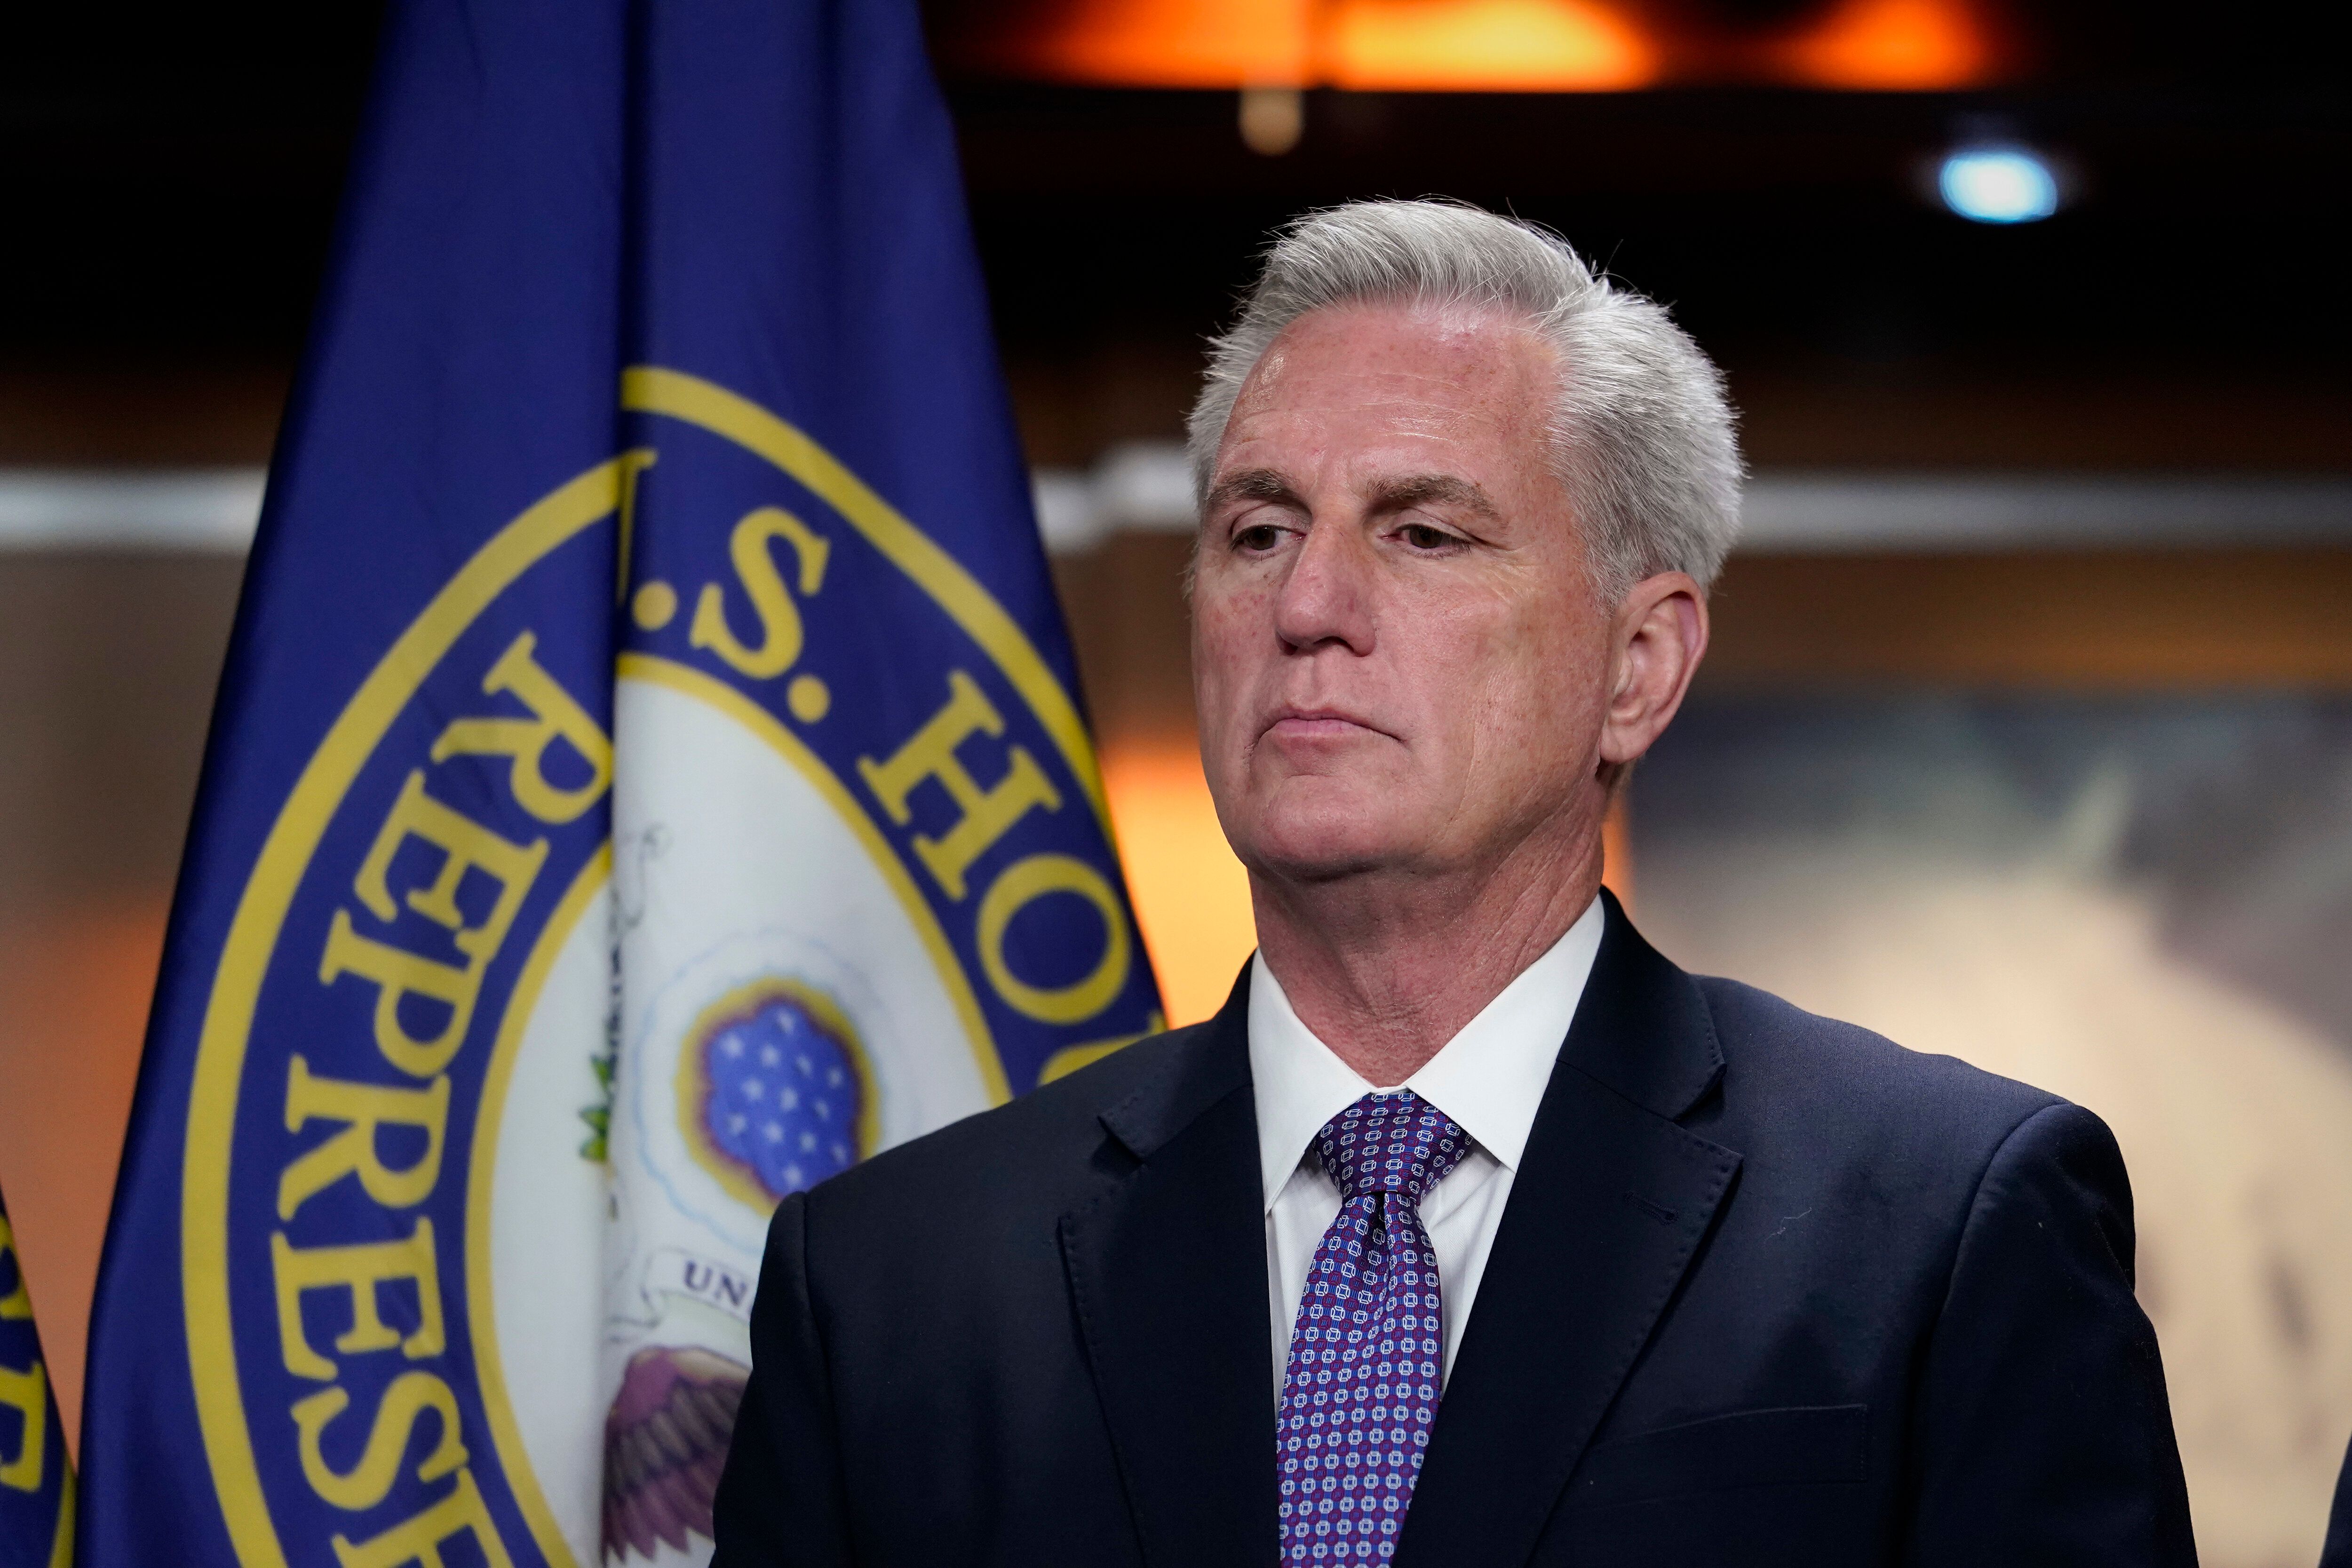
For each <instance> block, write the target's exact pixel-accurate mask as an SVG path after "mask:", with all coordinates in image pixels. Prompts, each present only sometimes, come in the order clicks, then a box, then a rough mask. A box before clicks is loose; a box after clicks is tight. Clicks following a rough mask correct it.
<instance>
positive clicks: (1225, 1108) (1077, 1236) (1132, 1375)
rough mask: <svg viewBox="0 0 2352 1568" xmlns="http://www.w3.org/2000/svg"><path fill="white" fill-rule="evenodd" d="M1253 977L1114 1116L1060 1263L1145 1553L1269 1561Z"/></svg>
mask: <svg viewBox="0 0 2352 1568" xmlns="http://www.w3.org/2000/svg"><path fill="white" fill-rule="evenodd" d="M1247 991H1248V984H1247V976H1246V973H1244V980H1243V983H1242V984H1241V985H1239V986H1237V987H1236V988H1235V990H1234V995H1233V997H1232V999H1230V1000H1229V1001H1228V1002H1227V1003H1226V1004H1225V1006H1224V1008H1223V1011H1221V1012H1220V1013H1219V1014H1218V1016H1217V1017H1216V1018H1215V1019H1214V1020H1213V1022H1212V1023H1211V1024H1210V1025H1209V1026H1207V1027H1206V1028H1204V1029H1203V1030H1202V1031H1201V1032H1200V1033H1199V1035H1198V1036H1197V1037H1196V1038H1195V1040H1194V1041H1193V1042H1192V1045H1191V1047H1190V1048H1188V1049H1186V1050H1184V1051H1182V1052H1181V1053H1179V1054H1178V1055H1177V1056H1176V1057H1175V1058H1173V1060H1172V1062H1171V1070H1170V1071H1169V1073H1168V1074H1167V1076H1166V1077H1165V1078H1164V1079H1161V1080H1160V1081H1159V1082H1156V1083H1154V1084H1152V1085H1150V1086H1149V1087H1147V1088H1146V1089H1142V1090H1140V1091H1139V1092H1138V1093H1137V1094H1136V1095H1135V1096H1134V1097H1133V1098H1132V1099H1130V1100H1127V1101H1126V1102H1124V1103H1123V1104H1121V1105H1119V1106H1118V1107H1116V1108H1114V1109H1113V1110H1109V1111H1108V1112H1106V1113H1104V1116H1103V1118H1102V1121H1103V1125H1104V1128H1105V1131H1107V1132H1108V1134H1109V1139H1108V1142H1107V1146H1106V1149H1105V1152H1104V1154H1103V1156H1102V1158H1104V1159H1105V1160H1107V1161H1110V1162H1114V1163H1115V1165H1114V1168H1117V1166H1118V1165H1124V1166H1126V1167H1127V1169H1126V1171H1125V1173H1124V1175H1123V1176H1122V1177H1121V1178H1120V1179H1119V1180H1118V1183H1117V1184H1116V1185H1115V1186H1113V1187H1112V1188H1111V1190H1110V1191H1109V1192H1108V1193H1107V1194H1105V1195H1104V1196H1103V1197H1101V1198H1100V1199H1098V1200H1097V1201H1096V1202H1094V1203H1092V1204H1090V1205H1087V1206H1086V1207H1084V1208H1081V1209H1078V1210H1076V1211H1074V1212H1072V1213H1070V1214H1068V1215H1065V1216H1064V1217H1063V1220H1062V1226H1061V1238H1062V1258H1063V1262H1064V1265H1065V1267H1066V1268H1067V1270H1068V1273H1069V1280H1070V1297H1071V1303H1072V1306H1073V1309H1074V1310H1075V1311H1076V1315H1077V1323H1078V1329H1079V1332H1080V1334H1081V1336H1082V1337H1083V1339H1084V1341H1085V1343H1086V1347H1087V1358H1088V1362H1089V1364H1090V1366H1091V1369H1092V1371H1093V1373H1094V1377H1095V1387H1096V1390H1097V1394H1098V1395H1099V1396H1100V1398H1101V1401H1102V1408H1103V1415H1104V1418H1105V1420H1106V1421H1107V1422H1108V1425H1109V1427H1110V1434H1111V1441H1112V1446H1113V1447H1114V1448H1115V1449H1116V1451H1117V1453H1118V1463H1119V1472H1120V1475H1121V1477H1122V1479H1124V1481H1125V1483H1126V1487H1127V1496H1128V1502H1129V1507H1130V1508H1131V1510H1133V1513H1134V1516H1135V1523H1136V1531H1137V1535H1138V1537H1139V1541H1140V1542H1141V1544H1142V1548H1143V1556H1144V1560H1145V1561H1146V1562H1147V1563H1151V1564H1154V1565H1155V1568H1192V1565H1195V1564H1199V1563H1234V1564H1249V1563H1273V1562H1274V1560H1275V1557H1276V1545H1277V1542H1276V1489H1275V1487H1276V1480H1275V1455H1274V1419H1275V1411H1274V1392H1273V1377H1274V1371H1273V1368H1274V1359H1273V1358H1274V1343H1273V1337H1272V1332H1271V1330H1270V1327H1269V1324H1268V1321H1267V1316H1266V1275H1265V1201H1264V1198H1263V1196H1262V1195H1261V1194H1260V1192H1259V1181H1258V1148H1257V1110H1256V1105H1255V1100H1254V1097H1253V1094H1252V1089H1251V1083H1250V1073H1249V1050H1248V1037H1247V1016H1248V1015H1247Z"/></svg>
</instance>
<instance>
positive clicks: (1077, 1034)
mask: <svg viewBox="0 0 2352 1568" xmlns="http://www.w3.org/2000/svg"><path fill="white" fill-rule="evenodd" d="M1156 1006H1157V997H1156V993H1155V990H1154V987H1153V984H1152V982H1151V977H1150V973H1149V970H1148V967H1147V964H1146V963H1145V960H1144V956H1143V953H1142V951H1141V948H1140V946H1139V942H1138V939H1137V936H1136V932H1135V929H1134V924H1133V921H1132V917H1131V914H1130V911H1129V908H1128V905H1127V901H1126V898H1125V895H1124V892H1123V891H1122V889H1121V887H1120V884H1119V880H1118V868H1117V865H1116V862H1115V861H1114V859H1113V858H1112V857H1111V855H1110V853H1109V850H1108V833H1107V829H1106V826H1105V818H1104V814H1103V805H1102V797H1101V789H1100V785H1099V783H1098V781H1097V776H1096V773H1095V769H1094V765H1093V763H1092V761H1091V758H1090V756H1089V753H1088V749H1087V736H1086V733H1085V731H1084V728H1083V725H1082V721H1081V718H1080V714H1079V710H1078V708H1077V706H1076V701H1075V700H1074V695H1073V682H1072V673H1071V668H1070V663H1069V658H1068V653H1067V650H1066V647H1065V644H1064V640H1063V637H1062V634H1061V630H1060V626H1059V621H1058V617H1057V614H1056V611H1055V606H1054V603H1053V600H1052V597H1051V592H1050V586H1049V584H1048V580H1047V577H1046V573H1045V563H1044V561H1043V558H1042V555H1041V553H1040V552H1039V549H1038V546H1037V543H1036V540H1035V534H1034V529H1033V527H1032V524H1031V521H1030V514H1029V508H1028V500H1027V496H1026V491H1025V483H1024V474H1023V471H1022V468H1021V465H1020V462H1019V460H1018V457H1017V454H1016V452H1015V449H1014V446H1013V438H1012V434H1011V427H1010V423H1009V420H1008V417H1007V414H1006V410H1005V405H1004V399H1003V391H1002V388H1001V385H1000V384H999V381H998V378H997V373H996V369H995V365H994V361H993V356H992V349H991V346H990V343H989V342H988V336H987V330H986V325H985V318H984V310H983V300H982V292H981V289H980V285H979V281H978V277H977V273H976V269H975V268H974V265H973V261H972V258H971V248H970V244H969V240H968V237H967V235H966V231H965V227H964V220H963V216H962V212H961V201H960V197H959V194H958V191H957V188H956V184H955V168H954V162H953V153H952V149H951V146H950V135H949V127H948V124H947V121H946V118H945V116H944V113H943V111H942V109H941V106H940V100H939V98H938V94H937V92H936V89H935V88H934V87H933V85H932V83H931V81H930V79H929V76H928V74H927V71H926V68H925V67H924V64H923V61H922V56H921V48H920V39H919V32H918V28H917V23H916V17H915V11H914V6H913V5H912V4H911V3H910V0H696V3H695V4H691V5H688V4H684V3H680V0H643V3H639V4H624V0H560V3H559V0H475V3H472V4H465V3H461V0H402V3H400V4H396V5H394V12H393V16H392V18H391V21H390V25H389V31H388V34H387V37H386V41H385V45H384V58H383V67H382V75H381V78H380V81H379V86H378V89H377V97H376V101H375V104H374V107H373V113H372V118H371V122H370V126H369V129H368V131H367V133H366V135H365V137H364V139H363V142H362V148H361V150H360V153H359V154H358V157H357V160H356V163H355V167H354V171H353V174H352V186H351V189H350V193H349V195H348V197H347V214H346V218H345V225H344V229H343V232H342V235H341V239H340V242H339V248H338V253H337V256H336V258H335V261H334V265H333V268H332V270H331V277H330V280H329V284H328V288H327V292H326V295H325V297H324V299H323V300H322V303H321V306H320V316H319V320H318V323H317V326H316V328H315V331H314V337H313V342H312V344H311V350H310V359H309V363H308V364H307V366H306V369H305V371H304V374H303V375H302V377H301V380H300V383H299V386H298V390H297V394H296V398H295V405H294V409H293V412H292V415H291V416H290V418H289V425H288V427H287V430H286V433H285V435H284V437H283V439H282V441H281V447H280V452H279V455H278V462H277V466H276V468H275V469H274V471H273V475H272V481H271V487H270V496H269V501H268V510H267V512H266V515H265V517H264V519H263V524H262V528H261V532H260V536H259V538H258V540H257V544H256V547H255V553H254V558H253V563H252V566H251V568H250V574H249V577H248V581H247V588H246V597H245V602H244V604H243V606H242V608H241V610H240V612H239V618H238V624H237V629H236V637H235V639H234V643H233V646H232V649H231V654H230V660H229V668H228V672H227V675H226V683H225V686H224V689H223V692H222V696H221V700H220V704H219V707H218V710H217V712H216V715H215V729H214V735H213V741H212V745H211V751H210V753H209V755H208V758H207V762H206V772H205V785H204V789H203V792H202V798H201V801H200V804H199V807H198V812H197V818H196V822H195V826H194V837H193V840H192V844H191V848H190V851H189V856H188V860H187V864H186V868H185V869H184V873H183V879H182V885H181V889H180V894H179V900H178V903H177V906H176V908H175V911H174V915H173V929H172V932H171V936H170V941H169V946H168V952H167V957H166V962H165V970H164V975H163V984H162V988H161V991H160V994H159V997H158V1001H157V1006H156V1012H155V1017H154V1022H153V1025H152V1034H151V1037H150V1039H149V1043H148V1047H147V1056H146V1061H145V1066H144V1068H143V1070H142V1079H141V1083H140V1089H139V1098H138V1103H137V1106H136V1110H135V1112H134V1122H133V1128H132V1132H131V1142H130V1146H129V1150H128V1152H127V1156H126V1162H125V1164H124V1168H123V1174H122V1178H121V1186H120V1195H119V1197H118V1200H117V1206H116V1213H115V1215H114V1221H113V1226H112V1229H111V1232H110V1237H109V1243H108V1253H107V1260H106V1267H105V1271H104V1277H103V1280H102V1283H101V1289H100V1305H99V1312H98V1317H97V1322H96V1328H95V1342H94V1353H93V1358H92V1359H93V1370H92V1377H91V1384H90V1393H89V1415H88V1422H87V1428H86V1430H87V1443H86V1452H85V1461H86V1462H85V1467H84V1469H85V1490H84V1499H85V1507H84V1510H83V1515H82V1518H83V1538H82V1539H83V1560H84V1561H85V1563H89V1564H93V1565H105V1568H116V1565H123V1568H128V1565H130V1564H134V1563H137V1564H152V1563H163V1562H170V1563H230V1562H241V1563H251V1564H277V1563H341V1564H344V1565H346V1568H394V1565H397V1564H403V1563H418V1564H424V1565H426V1568H436V1565H439V1564H444V1563H446V1564H457V1563H493V1564H501V1565H503V1564H507V1563H595V1562H597V1561H598V1560H599V1559H600V1558H602V1559H604V1560H609V1561H621V1560H626V1561H638V1560H642V1559H646V1558H650V1559H653V1560H656V1561H664V1562H667V1561H686V1560H698V1559H699V1558H701V1557H702V1556H705V1555H707V1553H708V1552H709V1542H708V1540H707V1532H708V1530H709V1499H710V1495H711V1490H712V1487H713V1485H714V1483H715V1480H716V1478H717V1474H718V1468H719V1463H720V1459H721V1458H722V1455H723V1451H724V1447H725V1443H726V1439H727V1434H728V1431H729V1428H730V1425H731V1422H732V1419H733V1415H734V1411H735V1407H736V1404H737V1400H738V1398H739V1396H740V1389H741V1387H742V1384H743V1381H744V1377H745V1374H746V1364H745V1363H746V1362H747V1360H748V1349H747V1339H746V1331H745V1321H746V1316H747V1313H748V1311H749V1309H750V1306H751V1291H752V1288H753V1283H754V1281H755V1279H756V1277H757V1264H758V1261H759V1258H760V1253H761V1240H762V1234H763V1229H764V1226H765V1222H766V1219H767V1216H768V1215H769V1212H770V1211H771V1210H772V1208H773V1206H774V1205H775V1203H776V1202H777V1200H778V1199H779V1198H780V1197H781V1196H782V1194H787V1193H790V1192H792V1191H794V1190H796V1189H799V1188H802V1187H805V1186H808V1185H810V1184H814V1183H816V1182H819V1181H822V1180H823V1179H824V1178H825V1177H826V1176H828V1175H831V1174H833V1173H835V1172H837V1171H840V1170H841V1169H843V1168H844V1167H845V1166H847V1165H849V1164H851V1163H854V1162H856V1161H857V1160H860V1159H862V1158H865V1157H866V1156H867V1155H870V1154H872V1153H873V1152H875V1151H876V1150H877V1149H880V1148H884V1147H887V1146H888V1145H890V1144H892V1143H895V1142H901V1141H903V1140H905V1139H908V1138H910V1137H913V1136H915V1135H917V1134H919V1133H920V1132H923V1131H927V1130H929V1129H931V1128H934V1127H937V1126H939V1125H940V1124H941V1123H942V1122H945V1121H950V1120H951V1119H953V1118H956V1117H959V1116H962V1115H965V1114H967V1113H969V1112H971V1111H974V1110H980V1109H982V1108H983V1107H986V1106H988V1105H990V1104H992V1103H994V1102H997V1101H1000V1100H1003V1099H1005V1098H1006V1097H1007V1096H1009V1095H1013V1094H1017V1093H1020V1092H1022V1091H1023V1090H1024V1089H1029V1088H1030V1087H1032V1086H1033V1085H1034V1084H1036V1083H1037V1082H1039V1081H1041V1079H1046V1078H1050V1077H1053V1076H1055V1075H1057V1074H1058V1073H1060V1072H1062V1071H1066V1070H1068V1069H1069V1068H1072V1067H1073V1066H1076V1065H1077V1064H1080V1063H1083V1062H1084V1061H1087V1060H1089V1059H1091V1058H1093V1057H1095V1056H1098V1055H1100V1054H1101V1053H1102V1052H1103V1051H1105V1050H1107V1049H1109V1048H1113V1047H1116V1045H1118V1043H1121V1042H1123V1041H1124V1040H1126V1039H1129V1038H1131V1037H1134V1036H1136V1035H1137V1034H1139V1033H1140V1032H1142V1031H1144V1030H1146V1029H1148V1028H1150V1027H1152V1026H1154V1025H1155V1024H1156V1022H1157V1019H1156V1016H1155V1011H1154V1010H1155V1008H1156ZM908 1310H910V1311H917V1310H921V1309H920V1303H912V1302H910V1303H908Z"/></svg>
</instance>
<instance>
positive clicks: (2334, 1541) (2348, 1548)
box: [2319, 1450, 2352, 1568]
mask: <svg viewBox="0 0 2352 1568" xmlns="http://www.w3.org/2000/svg"><path fill="white" fill-rule="evenodd" d="M2319 1568H2352V1450H2347V1452H2346V1454H2345V1456H2344V1468H2343V1469H2342V1470H2341V1471H2340V1472H2339V1473H2338V1474H2337V1475H2336V1506H2335V1507H2334V1508H2332V1509H2330V1510H2328V1515H2327V1541H2326V1544H2325V1545H2323V1546H2322V1547H2321V1548H2320V1551H2319Z"/></svg>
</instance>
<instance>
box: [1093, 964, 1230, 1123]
mask: <svg viewBox="0 0 2352 1568" xmlns="http://www.w3.org/2000/svg"><path fill="white" fill-rule="evenodd" d="M1249 993H1250V971H1249V966H1248V965H1246V964H1245V965H1244V966H1243V968H1242V973H1241V976H1240V978H1239V979H1237V980H1235V981H1234V988H1233V990H1232V991H1230V992H1228V993H1227V994H1226V995H1225V1004H1224V1005H1223V1006H1222V1007H1220V1008H1218V1009H1217V1014H1216V1016H1215V1017H1213V1018H1211V1019H1210V1020H1209V1021H1208V1022H1207V1023H1205V1024H1202V1025H1200V1026H1196V1027H1195V1028H1193V1029H1192V1030H1189V1031H1187V1032H1188V1033H1190V1034H1191V1035H1192V1040H1191V1041H1190V1042H1188V1045H1189V1048H1187V1049H1184V1050H1181V1051H1177V1052H1174V1053H1171V1056H1170V1058H1169V1061H1168V1066H1167V1068H1166V1070H1164V1071H1163V1072H1161V1073H1160V1075H1159V1076H1158V1077H1156V1078H1154V1079H1151V1080H1150V1082H1148V1083H1146V1084H1144V1085H1143V1086H1142V1087H1141V1088H1139V1089H1136V1090H1135V1092H1133V1093H1132V1094H1130V1095H1129V1096H1128V1097H1127V1098H1126V1099H1125V1100H1120V1101H1119V1102H1118V1104H1116V1105H1113V1106H1112V1107H1110V1108H1109V1109H1108V1110H1105V1111H1103V1112H1102V1113H1101V1116H1100V1118H1099V1120H1100V1121H1101V1122H1102V1125H1103V1131H1107V1132H1108V1133H1109V1134H1110V1135H1111V1136H1112V1137H1113V1138H1116V1139H1118V1142H1119V1144H1120V1146H1121V1147H1123V1148H1124V1149H1126V1150H1127V1152H1129V1153H1130V1154H1132V1155H1134V1156H1135V1158H1137V1159H1138V1160H1147V1161H1148V1160H1150V1158H1151V1156H1152V1155H1153V1154H1155V1153H1157V1152H1159V1151H1160V1149H1162V1148H1163V1147H1165V1146H1166V1145H1167V1144H1168V1143H1169V1142H1171V1140H1172V1139H1174V1138H1176V1137H1177V1136H1178V1135H1180V1134H1181V1133H1182V1132H1183V1131H1185V1129H1187V1128H1189V1127H1190V1126H1191V1125H1192V1123H1193V1121H1196V1120H1198V1119H1199V1118H1200V1116H1201V1114H1202V1112H1203V1111H1205V1110H1208V1109H1209V1108H1210V1107H1211V1106H1213V1105H1215V1104H1217V1103H1218V1102H1219V1101H1221V1100H1224V1099H1225V1098H1226V1097H1227V1096H1229V1095H1231V1094H1232V1093H1233V1092H1234V1090H1235V1089H1247V1088H1248V1087H1249V1084H1250V1058H1249Z"/></svg>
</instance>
